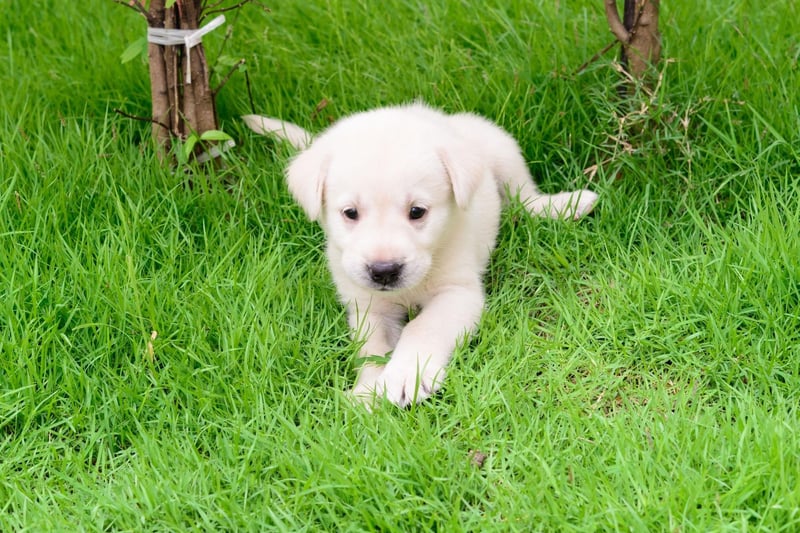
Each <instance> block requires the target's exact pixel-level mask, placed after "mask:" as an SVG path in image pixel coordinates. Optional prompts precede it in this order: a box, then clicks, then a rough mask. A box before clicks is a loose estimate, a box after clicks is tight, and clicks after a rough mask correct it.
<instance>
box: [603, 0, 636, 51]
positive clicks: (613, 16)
mask: <svg viewBox="0 0 800 533" xmlns="http://www.w3.org/2000/svg"><path fill="white" fill-rule="evenodd" d="M605 6H606V19H608V27H609V28H611V33H613V34H614V36H615V37H616V38H617V40H619V42H621V43H622V44H628V42H629V41H630V38H631V34H630V33H629V32H628V30H626V29H625V25H624V24H623V23H622V21H621V20H620V19H619V12H618V11H617V2H616V0H605Z"/></svg>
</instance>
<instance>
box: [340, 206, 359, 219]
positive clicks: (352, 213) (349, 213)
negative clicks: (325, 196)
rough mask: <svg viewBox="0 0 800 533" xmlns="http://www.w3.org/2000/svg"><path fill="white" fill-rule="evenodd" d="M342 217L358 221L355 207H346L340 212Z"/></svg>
mask: <svg viewBox="0 0 800 533" xmlns="http://www.w3.org/2000/svg"><path fill="white" fill-rule="evenodd" d="M342 215H344V217H345V218H348V219H350V220H358V210H357V209H356V208H355V207H348V208H347V209H343V210H342Z"/></svg>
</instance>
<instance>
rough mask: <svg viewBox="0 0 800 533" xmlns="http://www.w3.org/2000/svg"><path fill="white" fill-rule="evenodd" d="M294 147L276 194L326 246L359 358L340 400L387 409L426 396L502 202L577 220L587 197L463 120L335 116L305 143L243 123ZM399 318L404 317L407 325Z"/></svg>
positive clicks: (479, 288) (419, 111)
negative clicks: (384, 403)
mask: <svg viewBox="0 0 800 533" xmlns="http://www.w3.org/2000/svg"><path fill="white" fill-rule="evenodd" d="M243 118H244V120H245V122H246V124H247V125H248V126H249V127H250V128H251V129H253V130H254V131H256V132H258V133H262V134H264V133H272V134H275V135H277V136H278V137H280V138H282V139H284V140H286V141H288V142H290V143H291V144H293V145H294V146H296V147H297V148H300V149H301V150H302V151H301V152H300V153H299V154H297V156H296V157H294V159H292V161H291V163H290V164H289V166H288V169H287V171H286V176H287V181H288V186H289V190H290V191H291V193H292V195H293V197H294V198H295V200H296V201H297V202H298V203H299V204H300V206H301V207H302V208H303V210H304V211H305V212H306V214H307V215H308V217H309V218H310V219H311V220H316V221H319V223H320V224H321V225H322V227H323V229H324V231H325V234H326V237H327V256H328V261H329V266H330V271H331V273H332V276H333V279H334V282H335V283H336V286H337V288H338V291H339V296H340V297H341V300H342V301H343V302H344V304H345V305H346V306H347V308H348V314H349V323H350V326H351V327H352V328H353V330H354V332H355V334H356V335H359V334H360V335H362V336H363V338H364V345H363V347H362V349H361V352H360V355H361V356H362V357H368V358H370V357H371V358H372V359H374V356H385V355H388V354H389V353H391V357H390V359H389V361H388V363H386V364H385V365H380V364H376V363H374V362H371V361H369V360H365V362H364V364H362V365H361V368H360V372H359V375H358V379H357V381H356V383H355V387H354V388H353V390H352V392H353V394H354V395H355V396H356V398H359V399H361V400H363V401H364V402H365V403H367V405H368V406H370V405H371V404H372V402H373V401H374V399H375V398H376V397H377V398H382V397H385V398H386V399H388V400H389V401H390V402H392V403H394V404H396V405H398V406H407V405H409V404H411V403H414V402H420V401H422V400H424V399H426V398H428V397H429V396H431V395H432V394H434V393H436V392H437V391H438V390H439V388H440V387H441V385H442V381H443V380H444V377H445V368H446V366H447V364H448V362H449V361H450V358H451V356H452V353H453V350H454V349H455V347H456V344H457V343H458V342H459V340H460V338H462V337H464V336H465V335H468V334H469V333H470V332H472V331H473V330H474V329H475V327H476V325H477V323H478V320H479V319H480V316H481V311H482V309H483V305H484V291H483V283H482V275H483V272H484V270H485V269H486V266H487V263H488V261H489V255H490V253H491V251H492V249H493V248H494V245H495V240H496V236H497V231H498V227H499V223H500V211H501V205H502V200H503V199H504V198H513V197H517V196H518V197H519V199H520V200H521V201H522V203H523V204H524V205H525V207H526V208H527V210H528V211H529V212H530V213H531V214H532V215H537V216H545V217H551V218H572V219H577V218H580V217H582V216H584V215H586V214H587V213H589V212H590V211H591V210H592V208H593V207H594V205H595V202H596V201H597V195H596V194H595V193H593V192H591V191H588V190H580V191H575V192H562V193H558V194H552V195H551V194H542V193H541V192H540V191H539V189H538V188H537V187H536V185H535V184H534V183H533V181H532V180H531V175H530V172H529V170H528V167H527V164H526V162H525V159H524V158H523V156H522V154H521V153H520V148H519V146H518V144H517V142H516V141H515V140H514V139H513V138H512V137H511V136H510V135H509V134H508V133H506V132H505V131H503V130H502V129H501V128H499V127H498V126H496V125H495V124H493V123H491V122H489V121H488V120H485V119H483V118H481V117H478V116H476V115H472V114H466V113H464V114H456V115H446V114H444V113H441V112H439V111H437V110H434V109H432V108H430V107H427V106H425V105H423V104H419V103H417V104H412V105H405V106H399V107H388V108H380V109H376V110H372V111H367V112H363V113H358V114H356V115H352V116H350V117H348V118H345V119H342V120H340V121H339V122H337V123H336V124H334V125H333V126H331V127H330V128H328V129H327V130H326V131H325V132H324V133H322V134H321V135H319V137H317V138H316V139H312V137H311V135H310V134H308V132H306V131H305V130H303V129H302V128H300V127H298V126H296V125H294V124H289V123H286V122H282V121H279V120H275V119H270V118H267V117H261V116H258V115H247V116H245V117H243ZM410 313H411V314H413V315H414V316H413V318H411V319H409V316H410Z"/></svg>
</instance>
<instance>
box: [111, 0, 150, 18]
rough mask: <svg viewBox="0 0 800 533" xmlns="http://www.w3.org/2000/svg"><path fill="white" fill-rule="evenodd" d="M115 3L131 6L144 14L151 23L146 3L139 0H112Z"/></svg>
mask: <svg viewBox="0 0 800 533" xmlns="http://www.w3.org/2000/svg"><path fill="white" fill-rule="evenodd" d="M112 1H113V2H114V3H115V4H119V5H121V6H125V7H129V8H131V9H133V10H134V11H136V12H137V13H139V14H140V15H142V16H143V17H144V18H146V19H147V22H148V24H149V23H150V20H151V19H150V13H149V12H148V11H147V9H145V7H144V5H142V3H141V2H140V1H139V0H112Z"/></svg>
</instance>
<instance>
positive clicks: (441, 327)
mask: <svg viewBox="0 0 800 533" xmlns="http://www.w3.org/2000/svg"><path fill="white" fill-rule="evenodd" d="M483 300H484V298H483V292H482V290H481V289H480V285H477V286H475V287H474V288H473V287H470V288H468V287H463V286H457V287H450V288H447V289H445V290H443V291H442V292H440V293H439V294H437V295H436V296H434V298H433V299H432V300H431V301H430V302H428V304H427V305H426V306H424V307H423V309H422V311H420V313H419V315H417V317H416V318H414V319H413V320H412V321H411V322H409V323H408V324H407V325H406V327H405V328H403V331H402V333H401V335H400V340H399V341H398V342H397V346H396V347H395V349H394V353H393V354H392V358H391V359H390V360H389V363H387V365H386V367H385V368H384V370H383V373H382V374H381V375H380V376H379V377H378V381H377V383H376V384H375V393H376V396H384V395H385V397H386V398H387V399H388V400H389V401H391V402H392V403H394V404H396V405H398V406H401V407H405V406H407V405H409V404H411V403H412V402H421V401H422V400H425V399H426V398H428V397H430V396H431V395H432V394H434V393H436V392H437V391H438V390H439V388H440V387H441V385H442V382H443V380H444V376H445V367H446V366H447V363H448V362H449V361H450V358H451V357H452V354H453V350H454V349H455V347H456V343H457V342H458V340H459V339H460V338H462V337H463V336H464V335H467V334H469V333H470V332H471V331H472V330H473V329H474V328H475V326H476V325H477V323H478V320H479V319H480V315H481V311H482V309H483Z"/></svg>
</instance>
